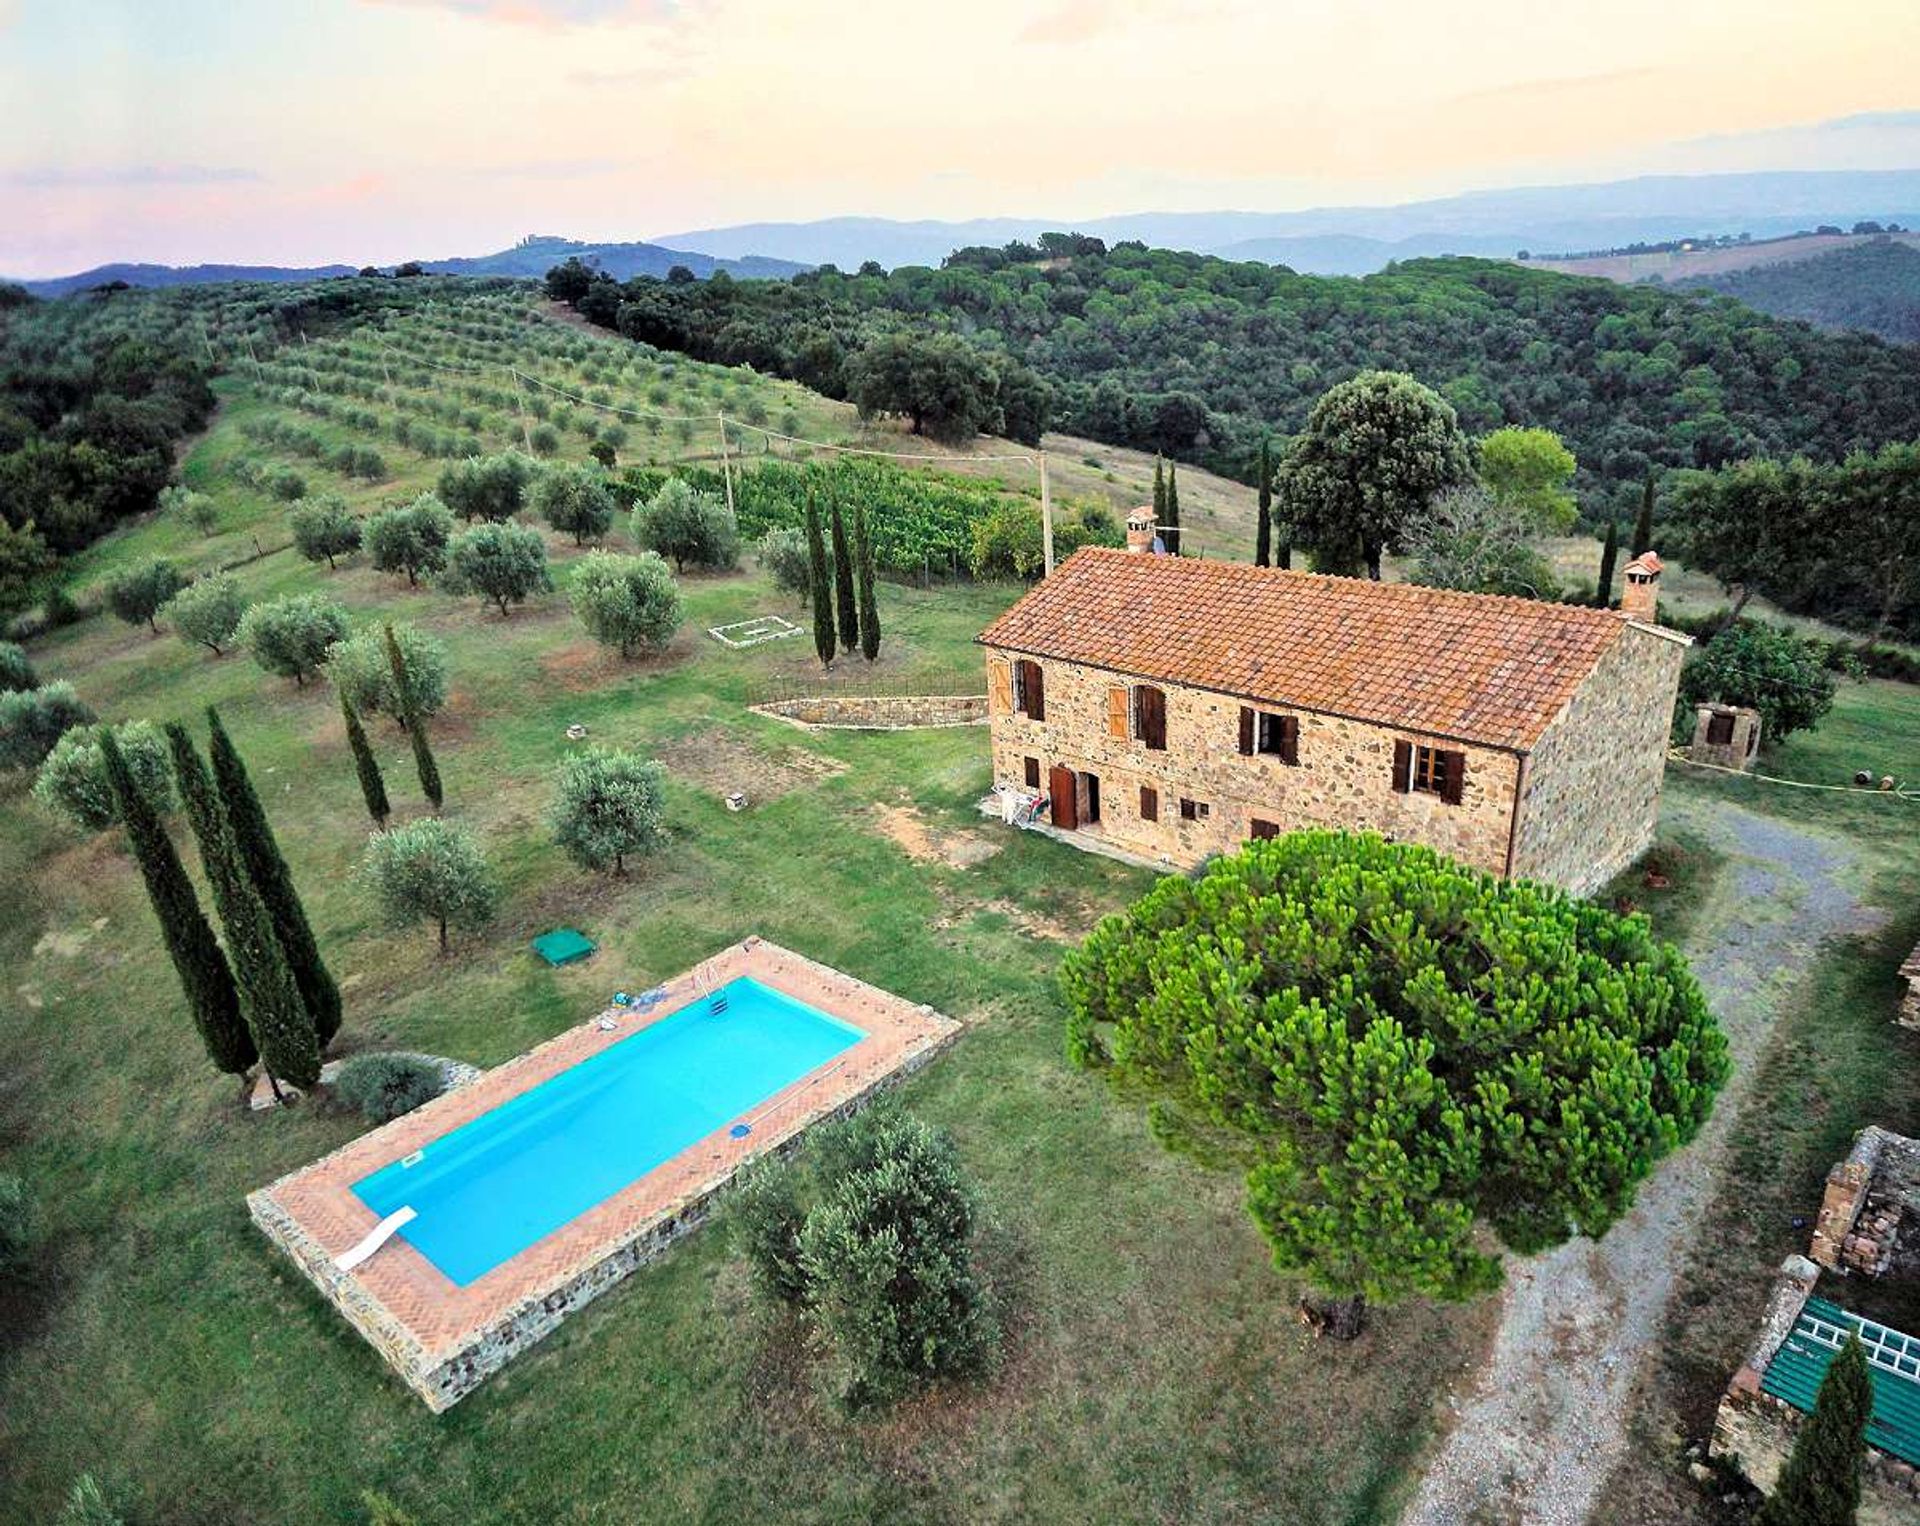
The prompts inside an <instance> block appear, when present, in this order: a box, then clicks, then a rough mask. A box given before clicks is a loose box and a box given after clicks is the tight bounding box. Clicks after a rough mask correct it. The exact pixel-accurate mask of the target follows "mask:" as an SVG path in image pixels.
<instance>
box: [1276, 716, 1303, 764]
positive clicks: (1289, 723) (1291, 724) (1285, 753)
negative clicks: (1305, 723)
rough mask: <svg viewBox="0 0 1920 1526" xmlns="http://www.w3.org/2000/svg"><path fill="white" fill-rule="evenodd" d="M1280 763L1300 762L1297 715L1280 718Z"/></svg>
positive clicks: (1298, 719)
mask: <svg viewBox="0 0 1920 1526" xmlns="http://www.w3.org/2000/svg"><path fill="white" fill-rule="evenodd" d="M1280 761H1281V762H1282V763H1298V762H1299V761H1300V717H1299V716H1297V715H1283V716H1281V717H1280Z"/></svg>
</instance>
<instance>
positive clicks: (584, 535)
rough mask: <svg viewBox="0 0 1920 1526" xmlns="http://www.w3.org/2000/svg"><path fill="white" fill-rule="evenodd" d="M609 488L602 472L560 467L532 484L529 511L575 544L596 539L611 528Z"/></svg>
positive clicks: (581, 467) (610, 496)
mask: <svg viewBox="0 0 1920 1526" xmlns="http://www.w3.org/2000/svg"><path fill="white" fill-rule="evenodd" d="M614 509H615V505H614V499H613V489H612V488H611V487H610V486H609V485H608V483H607V478H606V474H605V473H604V472H602V471H599V470H596V469H595V468H593V467H586V466H573V467H560V468H557V469H556V470H553V471H549V472H546V473H544V474H543V475H542V476H541V478H540V480H539V481H538V482H536V483H534V485H533V510H534V512H535V513H536V514H538V515H539V516H540V517H541V518H542V519H544V520H545V521H546V522H547V523H548V524H550V525H552V526H553V527H554V529H556V530H558V531H560V532H561V533H562V534H563V535H571V536H572V537H573V543H574V544H575V545H576V546H584V545H585V544H586V543H587V542H588V541H590V540H598V539H600V537H601V536H603V535H605V534H606V533H607V531H608V530H610V529H612V528H613V516H614Z"/></svg>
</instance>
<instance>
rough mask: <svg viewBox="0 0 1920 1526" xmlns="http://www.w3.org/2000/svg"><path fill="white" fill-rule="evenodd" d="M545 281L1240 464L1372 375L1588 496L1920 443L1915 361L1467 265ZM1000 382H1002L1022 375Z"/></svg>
mask: <svg viewBox="0 0 1920 1526" xmlns="http://www.w3.org/2000/svg"><path fill="white" fill-rule="evenodd" d="M550 290H555V294H556V295H562V296H565V297H568V298H569V299H570V300H573V301H574V302H575V304H576V305H577V306H578V307H579V308H580V310H581V311H582V312H583V313H585V314H586V315H587V316H588V317H590V318H591V319H593V320H594V321H596V322H598V323H601V324H603V325H605V326H607V327H617V328H618V329H619V330H620V331H621V332H623V333H625V334H627V335H629V336H630V337H632V338H635V339H640V340H644V341H646V342H648V343H651V344H654V345H658V346H660V347H663V348H670V349H676V350H680V351H683V352H685V353H688V354H691V355H693V356H696V357H698V358H701V359H709V360H719V361H725V362H734V363H740V362H745V363H749V364H752V365H754V366H756V367H758V368H759V369H761V370H768V371H774V372H777V373H779V374H782V375H786V376H790V377H793V378H795V379H797V380H800V381H803V382H805V383H806V384H807V385H809V386H812V387H815V388H817V389H819V390H821V391H823V392H826V393H828V394H829V395H832V396H837V397H846V396H851V395H855V394H854V388H855V386H856V383H857V382H859V381H860V379H861V375H860V368H861V365H862V352H863V351H866V350H868V349H869V348H870V347H871V346H872V345H873V342H874V341H875V340H876V339H879V338H881V337H883V336H896V335H906V334H924V333H925V332H926V331H927V330H928V329H929V328H932V329H934V330H936V331H940V330H945V331H950V332H952V333H953V334H956V335H959V336H964V337H965V338H966V339H967V340H968V341H969V342H970V343H971V344H972V345H973V346H975V347H976V348H978V349H979V350H981V351H984V352H985V353H986V354H988V355H990V356H994V357H996V358H999V357H1006V358H1011V359H1012V360H1015V361H1019V362H1023V363H1024V365H1025V366H1026V367H1031V368H1032V369H1033V371H1035V372H1037V373H1039V375H1040V376H1041V377H1043V378H1045V379H1046V381H1047V382H1049V383H1051V385H1052V389H1053V395H1052V398H1051V403H1050V407H1049V409H1048V410H1047V413H1046V418H1045V420H1044V422H1046V423H1049V424H1050V425H1051V426H1052V427H1055V428H1063V429H1068V430H1071V431H1072V432H1074V433H1078V434H1083V435H1088V436H1091V437H1093V438H1095V439H1100V440H1105V441H1110V442H1113V443H1116V444H1124V445H1130V446H1135V447H1139V448H1143V449H1149V450H1157V451H1162V452H1165V453H1166V454H1168V455H1172V456H1178V457H1181V458H1184V459H1189V460H1198V461H1202V462H1204V463H1206V464H1207V465H1209V466H1211V467H1213V468H1215V469H1217V470H1225V471H1228V472H1232V473H1234V474H1236V475H1240V476H1242V477H1243V478H1244V477H1245V475H1246V473H1247V472H1248V471H1249V470H1250V465H1251V459H1252V456H1253V454H1254V452H1255V451H1256V449H1257V446H1258V441H1259V438H1260V436H1261V435H1262V434H1263V433H1265V432H1268V431H1277V432H1279V433H1281V434H1291V433H1293V432H1295V431H1297V430H1298V429H1299V428H1300V426H1301V424H1302V423H1303V421H1304V420H1305V417H1306V413H1307V410H1308V408H1309V407H1310V406H1311V405H1312V403H1313V401H1314V400H1315V399H1316V398H1317V397H1319V396H1320V394H1321V393H1323V392H1324V391H1325V390H1326V389H1327V388H1328V387H1329V386H1331V385H1333V384H1335V383H1337V382H1339V381H1342V380H1345V379H1347V378H1349V377H1351V376H1353V375H1355V374H1356V373H1357V372H1359V371H1362V370H1365V369H1369V368H1375V367H1384V368H1389V369H1394V370H1404V371H1410V372H1412V373H1413V374H1414V375H1415V376H1417V377H1418V378H1420V379H1421V380H1422V381H1424V382H1426V383H1428V384H1429V385H1431V386H1433V387H1435V388H1437V389H1438V390H1439V391H1440V392H1441V393H1442V394H1443V395H1444V396H1445V397H1446V398H1447V399H1448V400H1449V401H1450V402H1451V403H1452V404H1453V405H1454V407H1455V408H1456V409H1457V410H1458V411H1459V414H1460V421H1461V423H1462V425H1463V426H1464V427H1465V428H1466V429H1467V430H1468V431H1469V432H1471V433H1475V434H1477V433H1481V432H1484V431H1486V430H1489V429H1493V428H1496V427H1498V426H1500V425H1502V424H1505V423H1528V424H1538V425H1543V426H1546V427H1548V428H1551V429H1553V430H1555V431H1557V432H1558V433H1559V434H1560V435H1561V436H1562V438H1564V439H1565V440H1566V441H1567V443H1568V444H1569V445H1570V446H1571V447H1572V448H1573V450H1574V451H1575V453H1576V454H1577V456H1578V457H1579V461H1580V469H1581V479H1580V485H1581V486H1582V488H1583V489H1584V490H1585V491H1586V493H1587V495H1588V496H1589V497H1590V498H1591V497H1592V496H1593V495H1594V494H1595V493H1596V491H1598V490H1606V491H1609V492H1611V491H1619V490H1624V489H1625V487H1626V486H1627V485H1628V484H1637V483H1639V482H1640V480H1641V479H1642V478H1643V477H1644V475H1645V474H1646V472H1647V470H1648V469H1649V467H1654V466H1658V467H1711V466H1717V465H1721V464H1723V463H1726V462H1729V461H1734V460H1738V459H1742V458H1744V457H1748V456H1754V455H1790V454H1793V453H1805V454H1808V455H1810V456H1813V457H1815V458H1818V459H1833V458H1837V457H1839V456H1841V455H1843V454H1844V453H1845V452H1847V451H1848V450H1850V449H1853V448H1856V447H1860V446H1867V445H1878V444H1880V443H1882V442H1884V441H1887V440H1891V439H1912V438H1915V437H1920V354H1917V353H1913V352H1909V351H1907V350H1904V349H1898V348H1895V347H1892V346H1889V345H1887V344H1885V343H1883V342H1881V341H1879V340H1876V339H1870V338H1865V337H1861V336H1855V335H1829V334H1821V333H1815V332H1812V331H1810V330H1808V329H1806V328H1803V327H1801V326H1799V325H1795V324H1790V323H1783V322H1780V321H1779V320H1777V319H1774V318H1771V317H1768V316H1766V315H1763V314H1760V313H1757V312H1755V311H1754V310H1753V309H1751V308H1749V307H1746V306H1744V305H1742V304H1740V303H1738V302H1735V301H1733V300H1732V299H1729V298H1725V297H1720V296H1716V295H1713V294H1708V293H1704V292H1692V291H1688V292H1680V291H1670V290H1660V289H1653V288H1626V287H1619V286H1614V285H1610V284H1608V283H1604V282H1599V281H1583V280H1576V279H1572V278H1569V277H1564V276H1558V275H1553V274H1549V273H1545V272H1539V271H1530V270H1524V269H1520V268H1517V267H1515V266H1511V265H1506V264H1496V263H1492V262H1487V261H1481V260H1416V261H1410V262H1408V263H1406V264H1402V265H1399V266H1396V267H1394V268H1392V269H1390V270H1387V271H1383V272H1381V273H1380V274H1378V275H1374V276H1369V277H1366V278H1365V279H1360V280H1355V279H1350V278H1341V277H1320V276H1302V275H1297V274H1295V273H1293V272H1291V271H1289V270H1286V269H1284V268H1273V267H1269V266H1266V265H1260V264H1251V263H1236V262H1232V261H1228V260H1223V259H1218V258H1213V257H1209V256H1204V255H1195V254H1182V253H1175V252H1171V251H1167V250H1156V249H1148V248H1145V247H1144V246H1141V245H1138V244H1121V245H1118V246H1116V247H1114V248H1113V249H1107V248H1105V247H1104V246H1103V245H1101V244H1100V242H1099V241H1098V240H1095V239H1067V238H1064V237H1061V236H1059V235H1049V236H1048V237H1047V239H1044V240H1042V243H1041V246H1040V247H1039V248H1031V247H1028V246H1025V245H1017V244H1016V245H1010V246H1008V247H1007V248H1005V249H984V248H983V249H963V250H960V251H957V252H956V253H955V254H954V255H952V256H951V257H950V258H949V259H948V260H947V261H946V263H945V264H944V265H943V266H942V267H941V268H940V269H938V270H934V269H928V268H925V267H910V268H903V269H898V270H895V271H893V272H892V273H891V274H887V273H885V272H883V271H881V270H880V269H879V268H878V267H877V266H867V267H863V269H862V271H861V272H860V273H858V274H853V275H848V274H845V273H842V272H840V271H838V270H835V269H833V268H831V267H826V268H823V269H821V270H819V271H816V272H812V273H810V274H807V275H804V276H799V277H796V278H794V279H793V280H792V281H791V282H780V283H774V282H755V283H751V284H748V283H737V282H729V281H712V282H705V283H701V284H698V285H695V284H692V283H681V284H669V283H664V282H658V281H645V280H641V281H632V282H628V283H626V284H624V285H619V284H616V283H613V282H610V281H598V282H588V281H586V280H584V276H583V279H582V281H581V283H580V284H579V285H578V286H577V287H575V288H573V289H567V288H566V283H564V282H562V283H561V286H560V287H559V288H557V289H556V288H555V287H554V285H553V283H552V282H551V281H550ZM1015 379H1016V380H1017V378H1015Z"/></svg>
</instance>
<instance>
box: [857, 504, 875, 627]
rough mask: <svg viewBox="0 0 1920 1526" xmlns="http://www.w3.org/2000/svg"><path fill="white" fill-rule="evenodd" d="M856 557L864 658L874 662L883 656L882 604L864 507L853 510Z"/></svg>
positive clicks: (858, 506) (871, 540) (859, 505)
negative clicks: (875, 582)
mask: <svg viewBox="0 0 1920 1526" xmlns="http://www.w3.org/2000/svg"><path fill="white" fill-rule="evenodd" d="M853 555H854V560H855V561H856V562H858V563H859V572H860V655H861V656H862V657H864V658H866V659H867V661H868V662H872V661H873V659H874V658H876V657H878V656H879V655H880V603H879V600H878V599H876V598H875V597H874V592H873V536H872V534H871V532H870V531H869V528H868V525H867V511H866V508H865V506H864V505H861V504H855V505H854V508H853Z"/></svg>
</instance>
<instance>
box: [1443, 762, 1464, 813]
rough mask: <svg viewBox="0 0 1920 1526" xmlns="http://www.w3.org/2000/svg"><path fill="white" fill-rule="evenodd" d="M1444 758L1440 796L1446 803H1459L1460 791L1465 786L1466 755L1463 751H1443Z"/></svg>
mask: <svg viewBox="0 0 1920 1526" xmlns="http://www.w3.org/2000/svg"><path fill="white" fill-rule="evenodd" d="M1440 756H1441V757H1442V758H1444V759H1445V760H1446V764H1447V773H1446V777H1445V778H1444V779H1442V780H1441V781H1440V798H1441V799H1442V800H1444V801H1446V802H1447V804H1448V805H1458V804H1459V803H1460V795H1461V792H1462V791H1463V790H1464V789H1466V787H1467V755H1466V754H1465V753H1464V752H1443V753H1441V754H1440Z"/></svg>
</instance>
